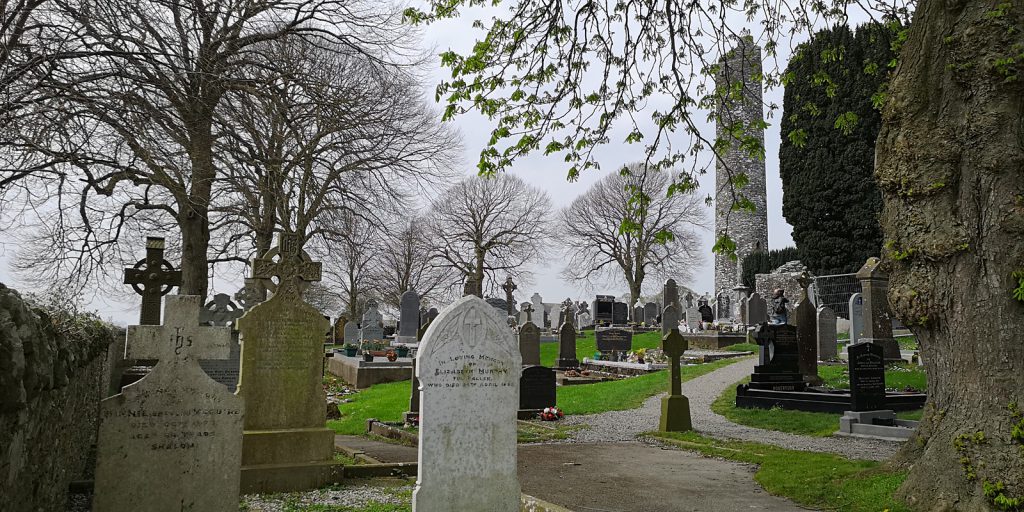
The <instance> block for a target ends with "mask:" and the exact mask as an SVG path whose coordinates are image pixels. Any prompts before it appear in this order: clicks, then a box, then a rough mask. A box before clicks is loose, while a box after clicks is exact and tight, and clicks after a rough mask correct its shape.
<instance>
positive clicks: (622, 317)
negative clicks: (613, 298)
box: [612, 302, 629, 325]
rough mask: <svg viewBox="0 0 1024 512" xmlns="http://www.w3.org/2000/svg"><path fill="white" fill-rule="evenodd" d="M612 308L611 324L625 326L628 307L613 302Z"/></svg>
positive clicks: (621, 303)
mask: <svg viewBox="0 0 1024 512" xmlns="http://www.w3.org/2000/svg"><path fill="white" fill-rule="evenodd" d="M612 307H613V308H614V309H613V310H612V323H613V324H618V325H625V324H626V323H627V322H629V306H627V305H626V303H625V302H615V303H613V306H612Z"/></svg>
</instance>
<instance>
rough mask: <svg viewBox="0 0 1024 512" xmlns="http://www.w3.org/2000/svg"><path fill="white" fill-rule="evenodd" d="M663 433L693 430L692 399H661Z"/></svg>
mask: <svg viewBox="0 0 1024 512" xmlns="http://www.w3.org/2000/svg"><path fill="white" fill-rule="evenodd" d="M658 430H660V431H661V432H686V431H688V430H693V424H692V423H691V421H690V399H688V398H686V397H685V396H683V395H674V396H673V395H670V396H666V397H664V398H662V399H661V421H660V422H659V423H658Z"/></svg>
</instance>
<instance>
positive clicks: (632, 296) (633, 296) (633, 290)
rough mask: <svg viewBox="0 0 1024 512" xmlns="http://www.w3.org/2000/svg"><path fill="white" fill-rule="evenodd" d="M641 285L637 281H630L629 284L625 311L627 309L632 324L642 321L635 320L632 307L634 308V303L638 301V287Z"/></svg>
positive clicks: (634, 310)
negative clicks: (627, 303)
mask: <svg viewBox="0 0 1024 512" xmlns="http://www.w3.org/2000/svg"><path fill="white" fill-rule="evenodd" d="M642 285H643V283H640V282H637V281H631V282H630V283H629V308H627V309H629V317H630V318H631V319H633V321H634V322H640V321H642V319H640V318H636V308H635V307H634V306H636V301H637V300H639V299H640V287H641V286H642Z"/></svg>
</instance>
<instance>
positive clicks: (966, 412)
mask: <svg viewBox="0 0 1024 512" xmlns="http://www.w3.org/2000/svg"><path fill="white" fill-rule="evenodd" d="M1022 54H1024V5H1022V4H1020V3H1019V2H1013V3H1009V2H1008V3H998V1H996V2H964V1H960V2H957V1H948V2H929V1H925V2H920V3H919V4H918V8H917V12H916V13H915V15H914V19H913V22H912V23H911V28H910V33H909V38H908V40H907V42H906V44H905V46H904V48H903V50H902V54H901V59H900V64H899V68H898V70H897V72H896V75H895V77H894V78H893V82H892V84H891V87H890V92H891V97H890V98H889V101H888V103H887V104H886V107H885V109H884V112H883V116H884V117H883V128H882V131H881V133H880V135H879V139H878V144H877V148H876V150H877V153H876V158H877V168H876V176H877V178H878V181H879V186H880V188H881V191H882V197H883V202H884V206H883V211H882V218H881V222H882V228H883V231H884V234H885V238H886V245H885V250H884V254H883V257H884V259H885V261H886V264H887V265H889V266H890V267H891V282H890V291H889V299H890V302H891V304H892V305H893V308H894V310H895V312H896V313H897V314H898V315H899V316H900V317H901V319H902V320H903V321H904V323H906V324H907V325H908V326H911V328H912V329H913V330H914V332H915V333H916V334H917V335H918V338H919V340H920V344H921V353H922V357H923V359H924V364H925V366H926V370H927V373H928V400H929V405H928V407H927V408H926V413H925V417H924V420H923V423H922V425H921V427H920V428H919V430H918V432H917V434H916V436H915V438H914V439H912V440H910V441H909V442H908V443H907V444H906V445H905V446H904V448H903V450H902V452H901V453H900V456H899V457H897V459H896V460H897V461H901V462H904V463H906V464H907V465H908V466H909V467H910V473H909V476H908V478H907V480H906V482H905V483H904V484H903V486H902V487H901V488H900V490H899V493H898V495H899V497H901V498H903V499H905V500H906V501H907V502H909V503H910V504H911V505H912V506H913V507H914V508H915V509H918V510H989V509H999V510H1024V421H1022V416H1021V413H1020V412H1019V411H1020V410H1022V409H1024V303H1022V302H1021V301H1019V300H1016V299H1014V297H1013V295H1012V292H1013V290H1014V289H1015V288H1016V287H1017V286H1018V280H1017V279H1016V278H1014V277H1012V275H1013V273H1014V272H1015V271H1019V270H1022V269H1024V73H1022V60H1024V59H1022ZM1014 500H1019V501H1016V502H1015V501H1014ZM1014 503H1016V505H1014Z"/></svg>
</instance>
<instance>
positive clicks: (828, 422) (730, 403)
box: [711, 364, 926, 437]
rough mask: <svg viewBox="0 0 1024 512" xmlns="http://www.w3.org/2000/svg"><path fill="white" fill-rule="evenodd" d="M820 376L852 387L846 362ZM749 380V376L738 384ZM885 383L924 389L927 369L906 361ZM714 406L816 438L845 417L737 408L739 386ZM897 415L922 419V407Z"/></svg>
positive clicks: (746, 420)
mask: <svg viewBox="0 0 1024 512" xmlns="http://www.w3.org/2000/svg"><path fill="white" fill-rule="evenodd" d="M818 375H820V376H821V378H822V379H823V380H824V381H825V385H826V386H828V387H832V388H836V389H849V388H850V376H849V372H848V370H847V367H846V366H845V365H819V366H818ZM749 381H750V379H749V378H748V379H744V380H742V381H741V382H738V383H737V384H741V383H742V384H745V383H747V382H749ZM885 384H886V386H887V387H890V388H895V389H903V388H905V387H906V386H908V385H911V386H913V387H915V388H917V389H924V388H925V384H926V382H925V376H924V370H923V369H921V368H920V367H918V366H912V365H906V364H893V365H889V367H888V368H887V369H886V371H885ZM711 409H712V410H713V411H715V412H716V413H718V414H721V415H722V416H725V417H726V418H728V419H729V420H730V421H732V422H733V423H739V424H740V425H747V426H750V427H757V428H763V429H767V430H777V431H779V432H789V433H791V434H801V435H805V436H814V437H827V436H830V435H832V433H833V432H835V431H836V430H837V429H838V428H839V417H840V416H842V415H841V414H833V413H828V412H806V411H788V410H785V409H779V408H774V409H741V408H738V407H736V386H730V387H729V388H728V389H726V390H725V391H724V392H722V394H721V395H720V396H719V397H718V398H717V399H716V400H715V401H714V403H712V404H711ZM896 416H897V417H899V418H901V419H906V420H920V419H921V410H916V411H905V412H900V413H897V415H896Z"/></svg>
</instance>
